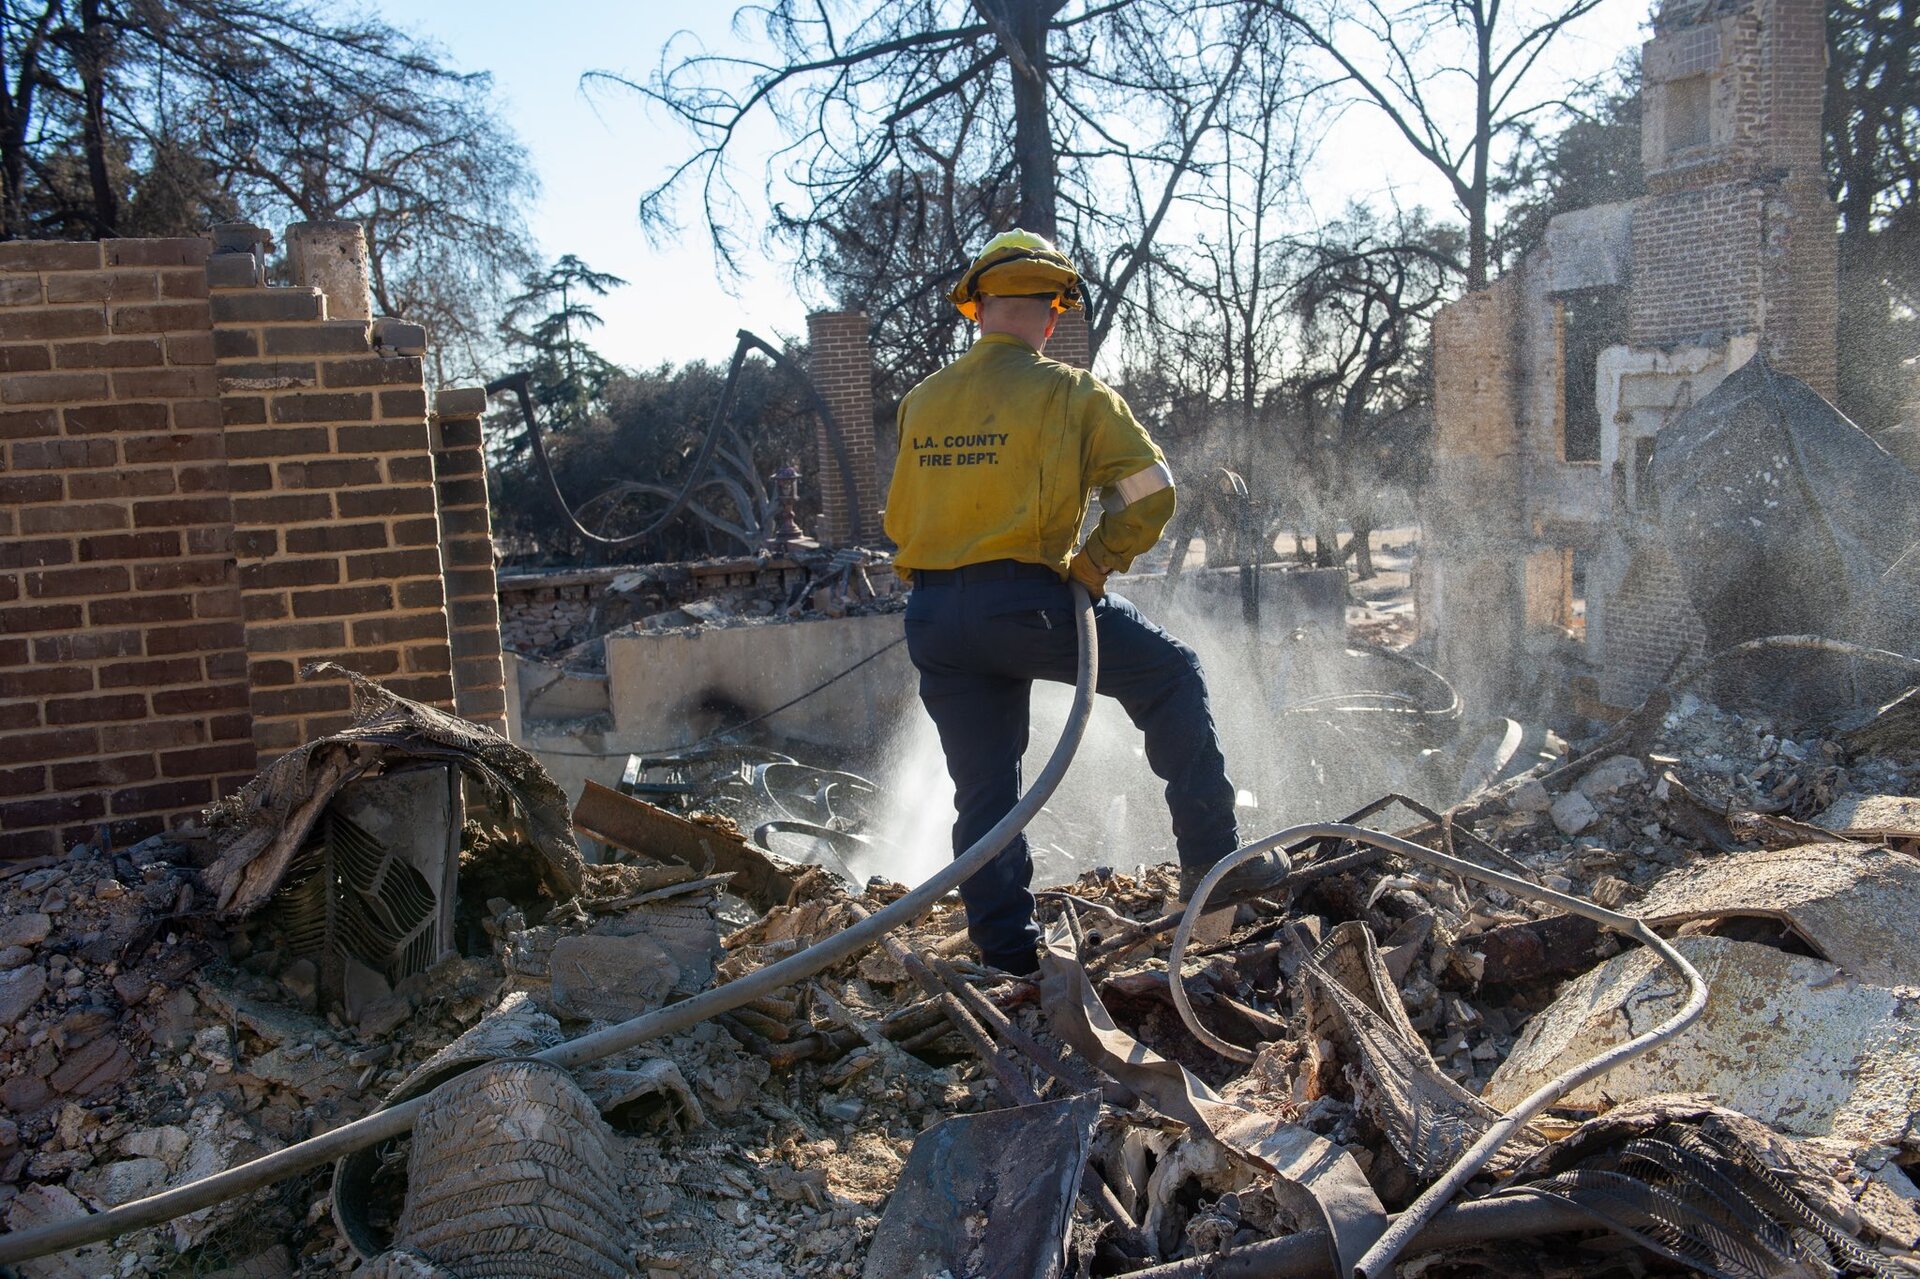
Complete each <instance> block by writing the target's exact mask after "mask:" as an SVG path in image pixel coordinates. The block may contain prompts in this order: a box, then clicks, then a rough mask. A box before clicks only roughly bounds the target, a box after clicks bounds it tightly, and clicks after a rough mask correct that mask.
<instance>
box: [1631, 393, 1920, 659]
mask: <svg viewBox="0 0 1920 1279" xmlns="http://www.w3.org/2000/svg"><path fill="white" fill-rule="evenodd" d="M1647 479H1648V481H1649V482H1650V483H1651V485H1652V489H1653V493H1654V497H1655V501H1656V503H1657V505H1658V512H1659V526H1660V527H1659V534H1660V536H1661V538H1662V540H1663V541H1664V542H1665V544H1666V546H1667V548H1668V549H1669V551H1670V552H1671V553H1672V558H1673V560H1674V563H1675V564H1676V566H1677V567H1678V568H1679V571H1680V575H1681V577H1682V579H1683V580H1684V581H1685V583H1686V590H1687V595H1688V597H1689V598H1690V599H1691V600H1692V601H1693V605H1694V607H1695V609H1697V610H1698V611H1699V613H1700V617H1701V619H1702V620H1703V621H1704V622H1705V624H1706V628H1707V642H1708V646H1709V648H1712V649H1719V648H1724V647H1726V646H1728V645H1731V644H1735V643H1738V642H1740V641H1741V640H1747V639H1753V638H1756V637H1758V636H1763V635H1793V634H1818V635H1827V636H1831V637H1833V638H1836V639H1850V640H1856V641H1859V642H1862V643H1869V644H1881V645H1885V646H1887V647H1891V648H1895V649H1898V650H1900V651H1903V652H1907V651H1912V649H1913V648H1914V643H1913V641H1915V640H1917V639H1920V476H1916V475H1915V474H1914V473H1913V472H1912V471H1910V470H1908V469H1907V467H1906V466H1904V465H1903V464H1902V463H1901V462H1900V461H1899V459H1897V458H1895V457H1894V456H1893V455H1892V454H1890V453H1888V452H1887V451H1886V450H1885V449H1882V448H1881V447H1880V446H1879V445H1878V444H1876V443H1875V442H1874V440H1873V438H1872V437H1871V436H1869V435H1868V434H1867V433H1866V432H1865V431H1862V430H1861V429H1860V428H1859V427H1857V426H1855V425H1854V424H1853V423H1852V422H1850V421H1848V420H1847V419H1846V417H1845V416H1844V415H1843V414H1842V413H1841V412H1840V411H1839V410H1838V409H1836V408H1834V407H1833V406H1832V405H1831V404H1829V403H1827V402H1826V401H1825V400H1824V399H1822V398H1821V397H1820V395H1819V394H1818V393H1817V392H1815V391H1814V390H1813V388H1812V387H1809V386H1808V385H1807V384H1806V383H1805V382H1802V381H1801V380H1800V379H1799V378H1797V377H1793V376H1791V375H1790V374H1786V373H1781V372H1779V371H1777V370H1775V369H1774V368H1773V367H1772V366H1770V365H1769V364H1768V363H1767V361H1766V359H1765V358H1764V357H1762V356H1755V357H1754V358H1753V359H1752V360H1750V361H1748V362H1747V364H1745V365H1744V366H1742V367H1741V368H1740V369H1738V370H1737V371H1735V372H1734V373H1733V374H1732V375H1730V376H1729V377H1728V378H1727V379H1726V380H1725V381H1724V382H1722V383H1721V384H1720V385H1719V386H1718V387H1716V388H1714V390H1713V391H1712V392H1711V393H1710V394H1709V395H1707V397H1706V398H1705V399H1703V400H1701V401H1700V402H1699V403H1698V404H1696V405H1695V406H1694V407H1693V408H1691V409H1689V410H1688V411H1687V412H1685V413H1683V414H1681V415H1680V417H1679V418H1678V419H1676V420H1675V421H1674V422H1672V423H1671V424H1669V425H1668V426H1666V427H1665V428H1663V429H1662V430H1661V432H1660V434H1659V436H1658V437H1657V443H1656V445H1655V447H1654V453H1653V460H1652V462H1651V463H1650V465H1649V468H1648V473H1647ZM1730 531H1737V532H1738V534H1739V536H1730V535H1729V533H1730Z"/></svg>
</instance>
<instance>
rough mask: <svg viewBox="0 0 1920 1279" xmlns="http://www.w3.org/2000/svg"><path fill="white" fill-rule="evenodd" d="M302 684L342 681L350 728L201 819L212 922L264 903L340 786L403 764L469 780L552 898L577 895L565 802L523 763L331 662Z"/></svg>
mask: <svg viewBox="0 0 1920 1279" xmlns="http://www.w3.org/2000/svg"><path fill="white" fill-rule="evenodd" d="M302 675H303V676H305V677H306V678H308V679H311V678H313V677H314V676H316V675H329V676H339V677H344V678H345V679H347V680H348V681H349V682H350V683H351V684H352V687H353V708H352V714H353V723H352V724H351V725H349V726H348V727H346V728H343V729H341V730H340V731H339V732H337V733H330V734H328V735H327V736H325V737H321V738H317V739H315V740H314V741H311V742H308V743H307V744H306V745H304V746H301V747H299V748H298V749H296V750H291V751H288V752H287V753H286V754H285V755H282V756H281V757H280V758H279V759H277V760H275V761H274V762H273V764H271V765H270V766H269V767H268V768H266V769H265V770H264V771H262V772H261V773H260V774H259V775H258V776H256V777H255V778H254V779H253V780H252V781H250V782H248V783H247V784H246V785H245V786H243V787H242V788H241V789H240V791H239V793H237V794H235V795H233V796H231V797H230V798H228V799H225V800H222V801H221V802H220V803H219V804H218V805H216V806H215V807H214V808H213V809H212V810H211V813H212V819H213V830H214V842H215V846H216V847H217V848H218V850H219V859H218V861H216V862H215V863H214V865H213V866H212V867H211V868H209V869H208V871H207V872H206V874H207V879H208V882H209V883H210V884H211V885H212V886H213V887H214V889H215V893H216V903H215V908H216V910H217V911H218V913H219V915H220V917H221V918H223V919H240V918H244V917H246V916H248V915H251V914H252V913H253V912H254V911H256V910H258V909H259V908H260V907H261V906H263V905H264V904H265V903H266V902H267V900H268V898H270V897H272V896H273V894H274V892H275V890H277V889H278V888H279V887H280V885H281V882H282V880H284V879H285V878H286V876H287V873H288V871H289V868H290V867H291V866H292V865H293V862H294V858H295V857H296V855H298V854H299V852H300V851H301V850H302V849H303V848H304V847H305V846H306V843H307V836H308V835H309V833H311V832H312V830H313V828H314V826H315V824H316V823H317V822H319V820H320V818H321V815H322V814H323V813H324V812H325V811H326V810H327V807H328V804H329V803H330V802H331V801H332V799H333V797H334V796H335V795H336V794H337V793H338V792H339V791H340V789H341V788H342V787H344V786H345V785H346V784H347V783H348V782H350V781H352V780H353V779H354V778H355V777H358V776H360V775H361V774H363V773H366V772H368V771H370V770H375V769H383V768H387V767H390V766H392V765H393V764H396V763H400V762H411V761H429V760H441V761H447V762H451V763H454V764H457V765H458V766H459V767H460V769H461V771H462V772H464V773H466V774H467V775H469V776H472V777H474V778H476V779H477V780H479V781H480V782H481V783H482V784H483V785H484V786H485V787H486V788H487V790H488V791H489V792H490V793H491V794H492V795H493V796H495V797H496V799H497V801H498V802H500V803H502V804H504V805H506V806H508V807H510V808H511V809H512V810H513V812H514V813H515V814H516V815H517V816H518V817H519V818H520V820H521V821H522V822H523V823H524V824H525V827H526V834H527V836H528V842H529V843H530V844H531V846H532V847H533V848H534V849H535V851H536V852H538V853H539V854H540V857H541V863H540V869H541V877H542V879H543V880H545V881H546V883H547V885H548V887H549V888H550V890H551V891H552V894H553V896H554V897H555V898H556V899H560V900H564V899H566V898H568V897H572V896H574V895H575V894H577V893H578V892H579V891H580V887H581V867H582V865H583V863H582V861H581V858H580V849H579V847H578V846H577V845H576V844H575V843H574V841H573V831H572V826H571V824H570V823H569V822H568V820H567V799H566V795H565V794H564V793H562V791H561V790H560V788H559V787H558V786H556V785H554V783H553V779H552V778H550V777H548V776H547V774H546V770H544V769H542V768H541V767H540V763H539V761H538V760H536V759H534V757H533V756H532V755H529V754H528V753H527V752H526V751H524V750H522V749H520V748H519V747H518V746H515V745H514V744H513V743H512V742H509V741H507V740H506V739H505V738H504V737H500V736H498V735H497V734H494V733H490V732H488V731H487V730H486V729H484V728H481V727H479V726H478V725H475V724H470V723H468V722H467V721H466V720H463V719H459V718H457V717H455V716H453V715H449V714H447V713H446V712H445V711H439V710H435V709H434V708H433V707H431V706H424V705H422V704H421V703H419V702H415V701H410V700H409V699H407V698H404V697H401V696H400V695H399V694H397V693H391V692H388V691H387V690H386V689H384V688H382V687H380V686H379V685H378V684H375V683H374V682H373V681H372V680H369V679H366V678H364V677H362V676H360V675H358V674H355V673H354V672H353V671H349V670H346V669H345V668H343V667H340V666H336V665H335V664H334V663H332V662H318V663H315V664H313V665H311V666H308V667H307V668H306V669H305V670H304V671H303V672H302Z"/></svg>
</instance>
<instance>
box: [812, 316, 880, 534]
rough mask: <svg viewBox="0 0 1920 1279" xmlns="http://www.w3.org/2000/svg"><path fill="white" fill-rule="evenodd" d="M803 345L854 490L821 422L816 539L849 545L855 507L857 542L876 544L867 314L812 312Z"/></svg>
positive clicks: (876, 488)
mask: <svg viewBox="0 0 1920 1279" xmlns="http://www.w3.org/2000/svg"><path fill="white" fill-rule="evenodd" d="M807 342H808V346H809V355H808V359H807V372H808V374H809V375H810V376H811V377H812V378H813V384H814V386H815V387H816V388H817V389H818V390H819V392H820V396H821V398H822V399H824V400H826V402H827V407H828V408H829V409H830V410H831V411H832V412H833V416H834V420H835V421H836V422H837V423H838V424H839V426H840V435H841V441H842V443H843V445H844V446H845V448H846V450H847V460H848V462H849V463H851V464H852V468H853V480H854V485H855V488H856V492H854V493H851V494H849V493H848V492H847V491H846V486H845V484H844V483H843V482H842V479H841V474H840V462H839V459H838V458H837V457H836V456H835V454H834V451H833V445H832V442H831V440H830V437H829V435H828V432H827V427H826V424H825V423H824V422H822V423H821V424H820V425H819V427H818V428H817V431H816V435H815V442H816V446H817V447H816V449H815V459H816V464H817V466H818V472H817V473H818V475H819V477H820V522H821V526H822V527H821V528H820V530H819V533H818V536H819V537H820V540H821V541H823V542H826V543H828V544H829V545H840V544H844V543H846V542H847V541H849V540H850V539H851V538H852V535H853V519H852V513H851V512H852V508H853V507H854V506H855V505H857V506H858V508H859V511H860V518H861V536H862V538H863V539H864V540H866V541H868V542H874V541H878V540H879V538H880V536H881V532H880V505H881V498H880V479H879V470H878V467H877V465H876V462H875V457H876V450H875V448H874V438H873V353H872V349H871V347H870V344H869V343H868V340H867V317H866V314H865V313H864V312H861V311H816V312H814V313H813V314H812V315H809V316H808V317H807Z"/></svg>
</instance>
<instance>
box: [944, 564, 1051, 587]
mask: <svg viewBox="0 0 1920 1279" xmlns="http://www.w3.org/2000/svg"><path fill="white" fill-rule="evenodd" d="M1061 580H1063V579H1062V578H1061V576H1060V570H1058V569H1056V568H1052V567H1050V566H1048V565H1046V564H1029V563H1027V562H1026V561H1024V560H986V561H984V562H982V563H979V564H962V565H961V566H960V567H959V568H916V569H914V570H913V584H914V585H915V586H958V585H961V584H962V583H965V584H968V585H971V584H973V583H975V582H1018V581H1036V582H1038V581H1047V582H1059V581H1061Z"/></svg>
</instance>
